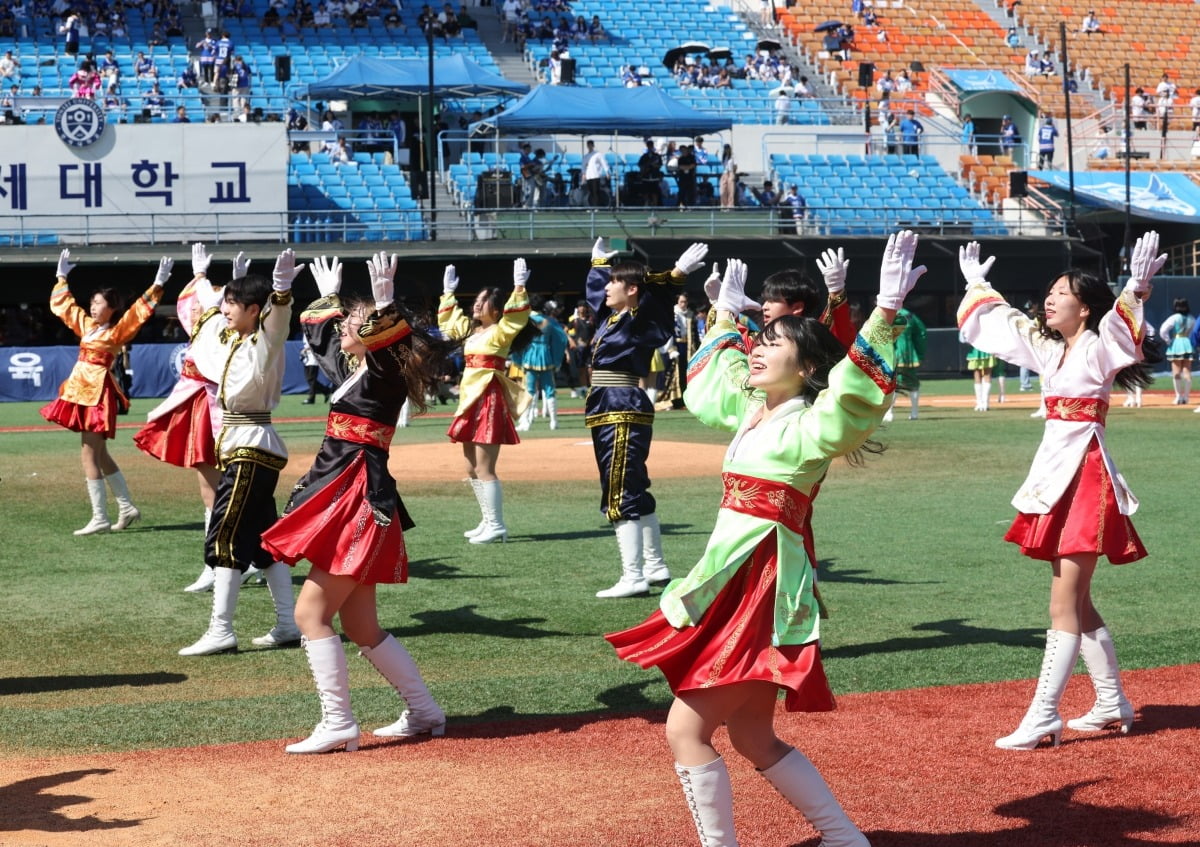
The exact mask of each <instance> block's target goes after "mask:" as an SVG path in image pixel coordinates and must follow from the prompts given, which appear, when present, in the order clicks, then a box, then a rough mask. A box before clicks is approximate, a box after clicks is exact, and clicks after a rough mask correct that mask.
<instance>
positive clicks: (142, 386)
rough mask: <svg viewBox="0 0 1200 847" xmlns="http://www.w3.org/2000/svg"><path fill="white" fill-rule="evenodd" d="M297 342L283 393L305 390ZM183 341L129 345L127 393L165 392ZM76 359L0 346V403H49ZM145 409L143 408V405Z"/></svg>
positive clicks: (60, 350)
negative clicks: (130, 346) (130, 388)
mask: <svg viewBox="0 0 1200 847" xmlns="http://www.w3.org/2000/svg"><path fill="white" fill-rule="evenodd" d="M301 346H303V345H302V342H300V341H289V342H287V352H286V353H285V354H284V355H285V361H286V363H287V364H286V369H285V371H284V375H283V393H284V394H306V393H308V383H306V382H305V381H304V363H303V362H302V361H301V360H300V348H301ZM185 349H187V345H186V344H136V345H134V346H133V347H132V348H131V350H130V370H131V371H132V376H133V389H132V391H131V392H130V393H131V396H133V397H135V398H136V397H166V396H167V395H168V394H170V393H171V387H172V386H174V385H175V381H176V380H177V379H179V373H180V368H181V367H182V364H183V351H184V350H185ZM78 358H79V348H78V347H0V402H13V401H21V400H25V401H39V402H49V401H50V400H53V399H54V398H56V397H57V396H58V387H59V385H61V384H62V382H63V380H65V379H66V378H67V376H68V375H69V374H70V373H71V368H72V367H74V365H75V360H76V359H78ZM145 411H149V407H148V406H147V407H146V409H145Z"/></svg>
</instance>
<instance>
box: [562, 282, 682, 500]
mask: <svg viewBox="0 0 1200 847" xmlns="http://www.w3.org/2000/svg"><path fill="white" fill-rule="evenodd" d="M611 275H612V267H611V266H610V265H609V264H608V261H607V260H604V259H597V260H595V263H594V264H593V266H592V269H591V272H590V273H589V274H588V278H587V301H588V305H590V306H591V307H592V310H593V311H594V312H595V313H596V335H595V338H594V339H593V341H592V388H591V390H590V391H589V392H588V395H587V402H586V405H585V413H586V418H585V424H586V425H587V427H588V428H589V429H590V430H591V432H592V447H593V449H594V450H595V453H596V465H597V467H598V468H599V470H600V491H601V495H600V497H601V499H600V511H601V512H603V513H604V516H605V517H606V518H608V520H609V521H610V522H615V521H620V520H635V521H636V520H639V519H641V518H643V517H645V516H647V515H652V514H654V510H655V502H654V495H652V494H651V493H650V476H649V474H648V473H647V471H646V458H647V457H648V456H649V455H650V439H651V436H652V434H653V426H654V405H653V404H652V403H651V402H650V398H649V397H648V396H646V392H645V391H644V390H643V389H642V388H641V387H639V385H638V378H639V377H643V376H646V375H647V374H648V373H649V372H650V359H651V357H652V356H653V355H654V351H655V349H656V348H658V347H661V346H662V345H663V344H666V343H667V342H668V341H670V340H671V338H672V337H673V335H674V331H675V317H674V312H673V310H672V304H673V302H674V296H675V292H673V291H668V290H662V289H661V288H660V287H659V286H662V285H664V284H667V283H673V284H674V285H682V284H683V282H684V278H683V277H675V276H674V275H673V274H671V273H670V272H666V273H648V274H647V275H646V284H644V285H641V286H639V288H638V306H637V308H636V309H629V310H626V311H623V312H613V310H612V309H611V308H609V307H608V306H606V305H605V303H604V300H605V292H604V288H605V286H606V285H607V284H608V281H609V278H610V277H611Z"/></svg>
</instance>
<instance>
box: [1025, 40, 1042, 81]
mask: <svg viewBox="0 0 1200 847" xmlns="http://www.w3.org/2000/svg"><path fill="white" fill-rule="evenodd" d="M1041 72H1042V54H1041V53H1039V52H1038V50H1037V48H1036V47H1035V48H1034V49H1032V50H1030V51H1029V52H1028V53H1026V54H1025V76H1038V75H1039V74H1040V73H1041Z"/></svg>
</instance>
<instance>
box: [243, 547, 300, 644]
mask: <svg viewBox="0 0 1200 847" xmlns="http://www.w3.org/2000/svg"><path fill="white" fill-rule="evenodd" d="M264 573H265V574H266V576H267V588H268V589H270V591H271V602H272V604H274V606H275V626H273V627H271V631H270V632H268V633H267V634H266V635H260V636H258V638H255V639H252V641H251V643H253V644H255V645H257V646H259V647H283V646H285V645H287V644H296V643H297V642H299V641H300V629H299V628H298V627H297V626H296V595H295V594H293V593H292V569H291V568H290V567H288V566H287V564H286V563H284V562H275V563H273V564H271V565H269V566H268V567H267V568H266V570H265V571H264Z"/></svg>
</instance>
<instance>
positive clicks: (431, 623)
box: [388, 604, 575, 640]
mask: <svg viewBox="0 0 1200 847" xmlns="http://www.w3.org/2000/svg"><path fill="white" fill-rule="evenodd" d="M477 608H478V606H476V605H475V604H471V605H469V606H459V607H458V608H457V609H436V610H433V611H429V612H417V613H415V614H413V617H414V618H416V619H417V620H419V621H420V622H421V623H420V625H419V626H403V627H397V628H395V629H389V630H388V632H390V633H391V634H392V635H394V636H396V638H399V639H401V640H403V639H405V638H410V637H412V636H415V635H432V634H434V633H442V634H451V633H453V634H458V635H483V636H494V637H496V638H522V639H527V638H555V637H558V636H563V635H574V634H575V633H572V632H560V631H558V630H552V629H536V628H534V627H532V626H530V624H537V623H545V621H546V619H545V618H508V619H500V618H489V617H486V616H484V615H481V614H479V613H478V612H477V611H475V610H476V609H477Z"/></svg>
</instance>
